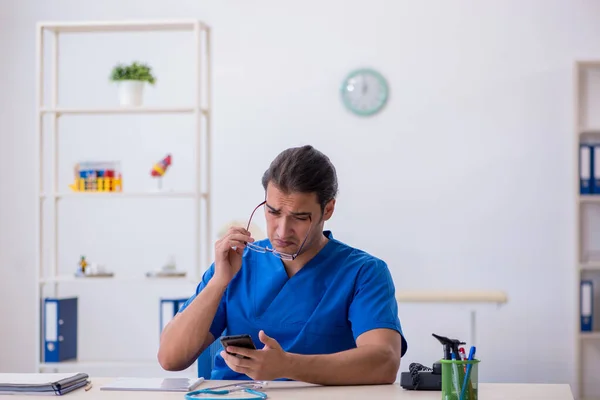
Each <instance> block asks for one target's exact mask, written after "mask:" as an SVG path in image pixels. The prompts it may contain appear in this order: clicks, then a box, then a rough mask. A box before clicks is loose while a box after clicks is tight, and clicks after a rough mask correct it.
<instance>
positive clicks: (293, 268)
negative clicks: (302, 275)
mask: <svg viewBox="0 0 600 400" xmlns="http://www.w3.org/2000/svg"><path fill="white" fill-rule="evenodd" d="M328 241H329V239H328V238H327V237H326V236H325V235H323V234H322V233H321V234H320V235H319V238H318V239H317V240H316V241H315V242H314V243H312V246H311V247H310V249H307V250H306V251H302V253H301V254H299V255H298V257H296V259H295V260H289V261H288V260H281V261H282V262H283V265H284V266H285V271H286V272H287V275H288V278H291V277H292V276H294V275H296V274H297V273H298V271H300V270H301V269H302V267H304V266H305V265H306V264H307V263H308V262H309V261H310V260H312V258H313V257H314V256H316V255H317V254H318V253H319V252H320V251H321V249H323V247H325V245H326V244H327V242H328Z"/></svg>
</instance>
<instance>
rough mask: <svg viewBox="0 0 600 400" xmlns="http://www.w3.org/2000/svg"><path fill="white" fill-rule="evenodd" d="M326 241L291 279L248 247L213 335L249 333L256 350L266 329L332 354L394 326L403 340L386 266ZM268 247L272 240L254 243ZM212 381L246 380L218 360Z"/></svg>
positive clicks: (294, 348)
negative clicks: (372, 332)
mask: <svg viewBox="0 0 600 400" xmlns="http://www.w3.org/2000/svg"><path fill="white" fill-rule="evenodd" d="M323 234H324V235H325V236H326V237H327V238H328V239H329V241H328V242H327V244H326V245H325V247H323V249H321V251H320V252H319V253H318V254H317V255H316V256H314V257H313V258H312V259H311V260H310V261H309V262H308V263H307V264H306V265H304V267H302V269H300V271H298V272H297V273H296V274H295V275H294V276H292V277H291V278H288V276H287V273H286V271H285V267H284V265H283V262H282V261H281V260H280V259H279V258H277V257H276V256H274V255H272V254H270V253H258V252H255V251H252V250H249V249H246V251H245V252H244V255H243V261H242V268H241V269H240V271H239V272H238V273H237V274H236V275H235V276H234V278H233V279H232V280H231V282H230V283H229V286H228V287H227V289H226V291H225V293H224V295H223V297H222V299H221V303H220V305H219V307H218V309H217V312H216V315H215V318H214V320H213V322H212V325H211V327H210V332H211V333H212V335H213V336H214V337H215V338H219V337H220V336H221V335H223V334H225V330H226V334H227V335H240V334H249V335H251V336H252V340H253V341H254V344H255V345H256V347H257V348H258V349H261V348H262V347H263V346H264V345H263V344H262V342H261V341H260V340H259V338H258V332H259V331H260V330H261V329H262V330H264V331H265V333H266V334H267V335H268V336H270V337H272V338H274V339H275V340H277V341H278V342H279V344H280V345H281V347H282V348H283V349H284V350H285V351H287V352H291V353H299V354H330V353H336V352H340V351H344V350H349V349H352V348H355V347H356V338H357V337H358V336H360V335H361V334H362V333H364V332H366V331H369V330H371V329H377V328H389V329H393V330H395V331H397V332H399V333H400V335H402V356H404V354H405V353H406V349H407V343H406V340H405V338H404V335H403V334H402V328H401V326H400V320H399V318H398V303H397V302H396V298H395V288H394V282H393V280H392V277H391V275H390V272H389V270H388V267H387V264H386V263H385V262H383V261H382V260H380V259H378V258H376V257H373V256H372V255H370V254H368V253H366V252H364V251H362V250H359V249H356V248H353V247H350V246H348V245H346V244H344V243H342V242H340V241H338V240H336V239H334V238H333V235H332V234H331V232H330V231H325V232H324V233H323ZM256 244H258V245H260V246H265V245H268V246H270V245H271V244H270V242H269V240H268V239H264V240H261V241H257V242H256ZM214 268H215V265H214V263H213V265H211V267H210V268H209V270H208V271H206V272H205V273H204V275H203V277H202V281H201V282H200V283H199V284H198V287H197V288H196V293H195V294H194V295H193V296H192V297H191V298H190V299H188V301H187V302H186V303H185V304H184V305H183V306H182V307H181V309H180V311H179V312H183V311H184V310H185V308H186V307H187V306H188V305H189V304H190V302H191V301H192V300H194V298H195V297H196V296H197V295H198V293H200V292H201V291H202V289H203V288H204V287H206V284H207V283H208V281H209V280H210V278H211V277H212V276H213V274H214ZM211 379H244V380H249V379H250V378H249V377H248V376H246V375H243V374H239V373H237V372H234V371H232V370H231V369H230V368H229V367H228V366H227V364H226V363H225V361H224V360H223V358H222V357H221V355H220V354H217V355H216V358H215V366H214V368H213V371H212V375H211Z"/></svg>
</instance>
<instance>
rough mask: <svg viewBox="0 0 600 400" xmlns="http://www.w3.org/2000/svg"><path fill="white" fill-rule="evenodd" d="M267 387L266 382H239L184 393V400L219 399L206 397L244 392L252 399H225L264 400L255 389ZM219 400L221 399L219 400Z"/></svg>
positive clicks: (261, 393)
mask: <svg viewBox="0 0 600 400" xmlns="http://www.w3.org/2000/svg"><path fill="white" fill-rule="evenodd" d="M266 385H267V382H266V381H252V382H243V383H242V382H240V383H231V384H229V385H223V386H215V387H212V388H206V389H200V390H194V391H193V392H189V393H186V395H185V400H200V399H205V400H206V399H219V398H218V397H207V396H206V395H218V396H222V395H226V394H229V393H233V392H242V391H243V392H246V393H249V394H251V395H254V397H227V399H228V400H247V399H261V400H262V399H266V398H267V394H266V393H264V392H261V391H259V390H257V389H262V388H263V387H264V386H266ZM219 400H221V399H219Z"/></svg>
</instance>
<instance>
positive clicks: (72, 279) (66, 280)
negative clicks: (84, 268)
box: [40, 275, 199, 284]
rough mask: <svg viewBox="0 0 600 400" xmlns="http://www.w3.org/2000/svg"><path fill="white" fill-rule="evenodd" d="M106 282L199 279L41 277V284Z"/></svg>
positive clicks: (188, 280)
mask: <svg viewBox="0 0 600 400" xmlns="http://www.w3.org/2000/svg"><path fill="white" fill-rule="evenodd" d="M106 282H130V283H133V282H152V283H159V282H160V283H165V282H178V283H179V282H184V283H193V284H198V282H199V279H198V278H196V277H194V276H172V277H146V276H139V275H137V276H136V275H132V276H120V275H115V276H112V277H103V276H102V277H101V276H98V277H77V276H75V275H58V276H50V277H44V278H40V284H47V283H78V284H81V283H82V284H89V283H106Z"/></svg>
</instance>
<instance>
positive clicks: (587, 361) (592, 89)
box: [573, 60, 600, 400]
mask: <svg viewBox="0 0 600 400" xmlns="http://www.w3.org/2000/svg"><path fill="white" fill-rule="evenodd" d="M574 82H575V128H574V135H573V136H574V139H575V140H574V142H575V146H574V147H575V150H574V151H575V160H576V165H575V174H576V175H575V177H574V178H575V179H574V180H575V182H576V185H575V188H574V190H575V191H574V193H575V196H576V201H575V203H576V221H577V222H576V224H577V226H576V229H575V231H576V243H577V259H576V260H575V262H574V271H575V275H576V279H575V284H576V285H577V286H576V290H575V292H576V293H577V298H576V302H575V303H576V310H575V312H574V314H575V321H574V323H575V326H576V332H577V335H575V349H576V351H575V356H576V360H575V365H576V379H577V387H576V390H577V395H576V398H580V399H589V400H591V399H596V400H599V399H600V386H599V385H598V380H597V371H598V370H599V368H600V359H598V357H597V349H598V347H599V346H600V329H598V327H599V325H600V320H599V318H598V317H597V311H596V310H598V309H599V308H600V302H599V293H600V292H599V286H600V257H598V256H599V255H600V253H598V254H597V255H596V253H597V250H598V248H600V243H599V242H598V240H597V238H594V237H593V236H594V232H600V224H598V225H597V226H592V225H594V222H593V221H592V219H591V218H589V215H588V214H587V212H592V213H595V214H597V215H600V193H592V194H581V193H580V181H579V179H580V176H579V167H580V145H581V144H584V143H590V144H591V143H600V128H598V127H600V60H592V61H578V62H576V63H575V77H574ZM598 162H600V160H596V163H598ZM590 235H591V236H592V237H590ZM594 246H597V248H596V249H594ZM594 250H596V251H594ZM583 279H591V280H592V281H593V282H594V322H593V331H592V332H582V331H581V322H580V316H581V306H580V296H581V290H580V284H581V280H583ZM590 387H592V389H591V390H590V389H589V388H590ZM590 392H593V393H590Z"/></svg>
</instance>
